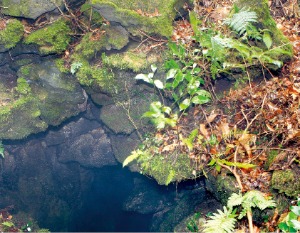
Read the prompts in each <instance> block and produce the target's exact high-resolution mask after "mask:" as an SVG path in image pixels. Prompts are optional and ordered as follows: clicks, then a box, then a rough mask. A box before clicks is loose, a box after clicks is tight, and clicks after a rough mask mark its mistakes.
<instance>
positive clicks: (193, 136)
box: [189, 129, 198, 141]
mask: <svg viewBox="0 0 300 233" xmlns="http://www.w3.org/2000/svg"><path fill="white" fill-rule="evenodd" d="M197 135H198V129H194V130H193V131H192V132H191V133H190V135H189V140H190V141H194V139H195V137H196V136H197Z"/></svg>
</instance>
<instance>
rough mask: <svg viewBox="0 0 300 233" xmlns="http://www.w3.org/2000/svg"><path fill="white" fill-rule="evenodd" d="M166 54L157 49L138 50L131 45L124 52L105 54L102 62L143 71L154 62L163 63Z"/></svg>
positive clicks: (115, 66) (124, 68)
mask: <svg viewBox="0 0 300 233" xmlns="http://www.w3.org/2000/svg"><path fill="white" fill-rule="evenodd" d="M164 56H165V55H164V54H162V53H157V52H155V51H152V52H149V53H148V54H146V53H144V52H142V51H136V50H135V49H134V48H133V47H132V46H130V47H129V48H128V49H126V51H124V52H120V53H111V54H109V55H106V54H104V55H103V56H102V62H103V64H104V65H105V66H108V67H110V68H113V69H114V68H117V69H120V70H132V71H134V72H143V71H145V70H147V69H149V67H150V66H151V65H152V64H157V63H162V62H163V58H164Z"/></svg>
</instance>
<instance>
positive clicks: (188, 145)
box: [181, 138, 194, 151]
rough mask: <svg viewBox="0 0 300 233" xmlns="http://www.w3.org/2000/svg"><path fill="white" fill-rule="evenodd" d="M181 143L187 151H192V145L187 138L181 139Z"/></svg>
mask: <svg viewBox="0 0 300 233" xmlns="http://www.w3.org/2000/svg"><path fill="white" fill-rule="evenodd" d="M181 141H182V142H183V144H185V145H186V146H187V148H188V149H189V151H191V150H193V148H194V147H193V143H192V142H191V141H190V140H189V139H188V138H182V139H181Z"/></svg>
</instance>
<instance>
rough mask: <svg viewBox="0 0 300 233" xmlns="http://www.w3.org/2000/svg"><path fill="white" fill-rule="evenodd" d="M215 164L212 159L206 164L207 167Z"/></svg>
mask: <svg viewBox="0 0 300 233" xmlns="http://www.w3.org/2000/svg"><path fill="white" fill-rule="evenodd" d="M215 163H216V160H215V159H212V160H210V162H209V164H207V165H208V166H213V165H215Z"/></svg>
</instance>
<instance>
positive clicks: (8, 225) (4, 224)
mask: <svg viewBox="0 0 300 233" xmlns="http://www.w3.org/2000/svg"><path fill="white" fill-rule="evenodd" d="M1 224H2V225H3V226H6V227H13V226H14V223H13V222H7V221H5V222H3V223H1Z"/></svg>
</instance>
